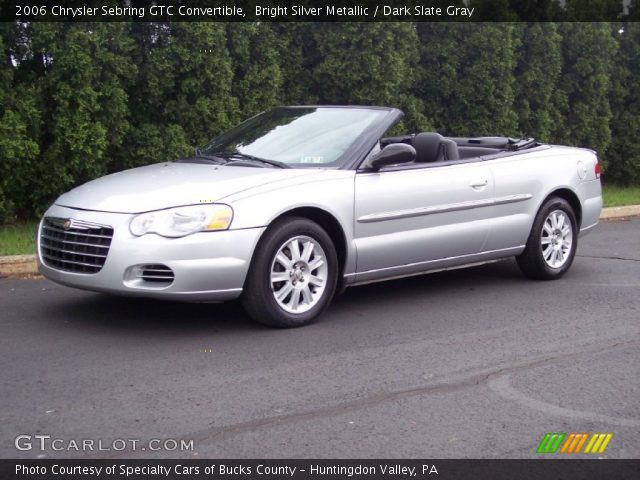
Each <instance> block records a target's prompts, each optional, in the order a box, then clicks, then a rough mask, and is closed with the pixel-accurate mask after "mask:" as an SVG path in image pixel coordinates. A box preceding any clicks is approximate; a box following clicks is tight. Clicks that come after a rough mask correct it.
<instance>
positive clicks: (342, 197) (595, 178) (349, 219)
mask: <svg viewBox="0 0 640 480" xmlns="http://www.w3.org/2000/svg"><path fill="white" fill-rule="evenodd" d="M401 117H402V112H401V111H400V110H398V109H395V108H383V107H336V106H308V107H307V106H303V107H280V108H274V109H272V110H269V111H267V112H264V113H261V114H259V115H257V116H255V117H253V118H251V119H249V120H247V121H245V122H244V123H242V124H240V125H238V126H237V127H235V128H233V129H231V130H229V131H228V132H226V133H224V134H222V135H220V136H219V137H217V138H215V139H214V140H212V141H211V142H210V143H209V144H208V145H206V146H204V147H202V148H200V149H197V150H196V152H195V154H194V155H193V156H191V157H188V158H182V159H179V160H176V161H171V162H164V163H158V164H155V165H149V166H145V167H140V168H134V169H131V170H127V171H123V172H119V173H114V174H112V175H107V176H105V177H102V178H99V179H97V180H93V181H91V182H88V183H86V184H84V185H81V186H79V187H77V188H75V189H73V190H71V191H70V192H68V193H65V194H63V195H61V196H60V197H59V198H58V199H57V200H56V201H55V203H54V204H53V205H52V206H51V207H50V208H49V209H48V210H47V211H46V213H45V214H44V217H43V219H42V221H41V222H40V225H39V229H38V263H39V267H40V271H41V272H42V274H43V275H44V276H46V277H47V278H49V279H51V280H53V281H55V282H58V283H61V284H63V285H68V286H71V287H76V288H82V289H87V290H94V291H100V292H109V293H114V294H122V295H135V296H146V297H156V298H163V299H175V300H185V301H197V302H218V301H224V300H231V299H235V298H240V299H241V301H242V304H243V306H244V307H245V309H246V311H247V312H248V313H249V315H250V316H251V317H252V318H254V319H255V320H257V321H259V322H262V323H264V324H267V325H271V326H277V327H294V326H300V325H304V324H307V323H309V322H311V321H312V320H313V319H315V318H316V317H317V316H318V315H320V314H321V313H322V312H323V311H324V310H325V309H326V308H327V307H328V305H329V303H330V302H331V299H332V297H333V296H334V294H335V292H336V291H339V290H341V289H342V288H344V287H347V286H350V285H357V284H361V283H368V282H373V281H378V280H384V279H389V278H396V277H403V276H409V275H415V274H419V273H425V272H430V271H436V270H443V269H449V268H457V267H462V266H468V265H478V264H480V263H484V262H490V261H495V260H499V259H502V258H507V257H512V256H515V257H516V258H517V262H518V265H519V266H520V268H521V269H522V271H523V272H524V274H525V275H526V276H528V277H531V278H535V279H555V278H559V277H560V276H562V275H563V274H564V273H565V272H566V271H567V270H568V269H569V267H570V266H571V263H572V261H573V259H574V256H575V253H576V248H577V245H578V237H579V236H580V235H581V234H584V233H585V232H587V231H589V230H590V229H591V228H593V227H594V226H595V225H596V223H597V222H598V217H599V215H600V210H601V208H602V192H601V186H600V166H599V164H598V158H597V156H596V154H595V152H593V151H591V150H587V149H581V148H571V147H561V146H552V145H545V144H542V143H539V142H537V141H535V140H534V139H531V138H529V139H513V138H507V137H477V138H461V137H443V136H441V135H439V134H437V133H433V132H421V133H416V134H408V135H403V136H395V137H388V136H385V133H386V132H387V131H388V130H389V129H390V128H391V127H392V126H393V125H395V124H396V122H398V120H399V119H400V118H401Z"/></svg>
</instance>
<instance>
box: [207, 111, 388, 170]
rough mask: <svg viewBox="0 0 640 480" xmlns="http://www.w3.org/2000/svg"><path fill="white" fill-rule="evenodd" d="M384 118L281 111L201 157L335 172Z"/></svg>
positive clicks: (236, 131)
mask: <svg viewBox="0 0 640 480" xmlns="http://www.w3.org/2000/svg"><path fill="white" fill-rule="evenodd" d="M387 113H388V112H387V111H386V110H383V109H373V108H353V107H350V108H340V107H281V108H274V109H272V110H269V111H267V112H264V113H261V114H260V115H257V116H255V117H253V118H250V119H249V120H247V121H246V122H244V123H241V124H240V125H238V126H237V127H235V128H233V129H231V130H229V131H228V132H226V133H224V134H222V135H220V136H219V137H217V138H215V139H213V140H212V141H211V142H210V143H209V144H207V145H206V146H205V147H204V148H202V149H201V150H200V152H201V154H202V155H216V154H218V155H233V154H237V155H240V156H242V155H244V156H246V157H254V158H257V159H266V160H272V161H277V162H282V163H284V164H287V165H291V166H300V167H304V166H317V167H320V166H322V167H326V166H336V165H338V164H340V163H341V162H340V161H341V160H342V157H343V156H344V155H345V154H346V153H347V152H348V151H349V148H350V147H352V146H353V145H354V144H356V142H357V140H358V139H359V138H360V137H361V136H362V135H364V134H365V133H366V132H367V130H368V129H369V127H370V126H371V125H374V124H376V123H377V122H379V121H380V120H381V119H382V118H383V117H384V116H385V115H386V114H387Z"/></svg>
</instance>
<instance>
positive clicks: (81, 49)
mask: <svg viewBox="0 0 640 480" xmlns="http://www.w3.org/2000/svg"><path fill="white" fill-rule="evenodd" d="M46 27H48V26H46ZM44 31H45V33H47V32H49V30H47V29H46V28H45V30H44ZM58 34H59V35H60V36H61V38H60V39H59V40H57V41H55V42H53V43H52V44H51V45H50V46H48V47H47V50H45V51H44V53H42V55H43V58H45V59H46V62H48V63H49V64H50V65H49V67H48V69H47V73H46V89H47V95H48V96H50V97H49V101H50V102H51V104H50V112H49V113H48V115H47V116H48V117H49V119H50V127H49V129H48V131H47V132H46V133H47V137H50V143H49V141H48V138H45V139H44V142H45V145H43V146H44V148H45V150H44V151H43V158H42V161H41V162H39V163H38V171H37V172H36V173H37V174H38V176H39V178H40V184H39V188H38V189H37V192H35V193H36V195H35V198H34V200H35V201H36V202H37V203H44V202H46V201H47V200H51V199H52V198H53V197H54V196H55V195H56V194H59V193H60V191H64V190H65V189H68V188H69V187H71V186H74V185H77V184H78V183H81V182H84V181H87V180H90V179H92V178H95V177H97V176H100V175H103V174H104V173H106V172H107V170H108V165H109V159H110V155H111V154H117V152H118V149H119V147H120V145H121V144H122V141H123V139H124V136H125V134H126V133H127V131H128V129H129V118H128V117H129V111H128V97H127V93H126V88H127V86H128V83H129V81H130V80H131V79H132V78H133V75H135V72H136V67H135V65H133V64H131V62H130V55H129V47H130V40H129V37H128V35H127V24H126V23H117V22H114V23H74V24H62V25H61V26H60V27H59V30H58Z"/></svg>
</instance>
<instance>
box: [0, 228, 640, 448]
mask: <svg viewBox="0 0 640 480" xmlns="http://www.w3.org/2000/svg"><path fill="white" fill-rule="evenodd" d="M639 239H640V220H633V221H619V222H609V223H603V224H601V225H600V226H599V227H598V229H597V230H596V231H595V232H594V233H592V234H591V235H589V236H587V237H585V238H584V239H583V240H582V242H581V245H580V247H579V250H578V253H579V257H577V258H576V262H575V263H574V266H573V267H572V269H571V271H570V272H569V274H567V275H566V276H565V277H564V278H562V279H561V280H559V281H556V282H533V281H530V280H526V279H524V278H523V277H522V276H521V275H520V273H519V271H518V269H517V267H516V265H515V262H514V261H512V260H509V261H505V262H500V263H496V264H491V265H486V266H482V267H476V268H473V269H469V270H465V271H454V272H446V273H439V274H433V275H427V276H422V277H414V278H409V279H404V280H397V281H392V282H387V283H380V284H375V285H369V286H363V287H358V288H352V289H349V290H347V292H346V293H344V294H343V295H342V296H341V297H340V298H338V299H337V300H336V302H335V303H334V305H333V306H332V308H331V309H330V310H329V312H328V313H327V314H326V315H325V316H324V317H323V318H322V319H321V320H320V321H319V322H318V323H316V324H314V325H312V326H309V327H306V328H302V329H297V330H269V329H266V328H263V327H261V326H259V325H256V324H254V323H252V322H251V321H250V320H249V319H248V318H247V317H246V316H245V315H244V314H243V312H242V310H241V309H240V307H239V306H238V305H237V304H233V303H232V304H224V305H185V304H177V303H169V302H159V301H151V300H138V299H127V298H116V297H109V296H106V295H102V294H96V293H90V292H82V291H76V290H72V289H68V288H65V287H62V286H58V285H55V284H53V283H51V282H49V281H46V280H7V279H4V280H0V345H1V349H0V356H1V361H2V370H1V372H0V384H1V385H2V394H1V396H0V412H2V413H1V415H2V422H1V423H0V425H1V427H0V431H1V437H0V457H4V458H14V457H18V458H37V457H39V456H40V457H41V456H43V455H44V456H45V457H46V458H50V457H63V456H64V457H77V456H83V455H84V454H81V453H79V452H75V451H73V450H70V451H68V450H67V451H62V452H55V451H51V450H50V449H47V450H46V451H45V452H41V451H39V449H37V448H33V449H31V450H25V451H18V450H16V449H15V447H14V439H15V438H16V437H17V436H18V435H21V434H23V435H31V436H34V435H42V434H45V435H51V436H52V437H53V438H61V439H63V440H64V441H65V442H68V441H69V440H76V441H80V440H81V439H93V440H95V441H98V440H101V441H103V442H104V445H111V444H112V441H113V440H114V439H141V440H142V441H146V440H148V439H151V438H159V439H168V438H171V439H186V440H193V446H194V449H193V451H185V452H176V451H159V452H149V451H148V450H147V451H144V452H143V451H135V452H134V451H131V449H130V448H127V449H126V450H125V451H122V452H117V451H101V452H100V451H94V452H93V453H92V454H91V455H90V456H91V457H93V458H102V457H113V458H118V457H119V458H124V457H143V458H148V457H153V458H160V457H169V458H178V457H196V458H198V457H200V458H210V457H227V458H242V457H253V458H256V457H257V458H260V457H330V458H336V457H337V458H350V457H365V458H366V457H384V458H391V457H418V458H447V457H469V458H478V457H489V458H494V457H535V456H536V454H535V449H536V446H537V445H538V443H539V442H540V440H541V438H542V436H543V435H544V433H546V432H612V433H613V434H614V437H613V439H612V440H611V443H610V444H609V446H608V448H607V450H606V452H605V453H604V454H602V455H601V456H603V457H607V458H621V457H625V458H629V457H633V458H638V457H640V389H639V388H638V387H639V385H640V355H639V352H640V349H639V347H640V335H639V332H640V240H639ZM34 443H35V442H34ZM62 445H68V443H67V444H62Z"/></svg>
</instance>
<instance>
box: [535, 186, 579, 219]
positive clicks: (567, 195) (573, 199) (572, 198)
mask: <svg viewBox="0 0 640 480" xmlns="http://www.w3.org/2000/svg"><path fill="white" fill-rule="evenodd" d="M551 197H560V198H562V199H564V200H566V201H567V202H568V203H569V205H571V208H573V212H574V213H575V215H576V222H577V223H578V230H580V226H581V225H582V205H581V204H580V198H578V195H576V193H575V192H574V191H573V190H571V189H570V188H565V187H563V188H557V189H555V190H553V191H552V192H550V193H549V194H548V195H547V196H546V197H545V198H544V200H543V201H542V203H541V204H540V206H539V207H538V210H540V208H542V205H544V204H545V203H547V200H549V199H550V198H551Z"/></svg>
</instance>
